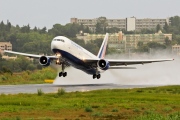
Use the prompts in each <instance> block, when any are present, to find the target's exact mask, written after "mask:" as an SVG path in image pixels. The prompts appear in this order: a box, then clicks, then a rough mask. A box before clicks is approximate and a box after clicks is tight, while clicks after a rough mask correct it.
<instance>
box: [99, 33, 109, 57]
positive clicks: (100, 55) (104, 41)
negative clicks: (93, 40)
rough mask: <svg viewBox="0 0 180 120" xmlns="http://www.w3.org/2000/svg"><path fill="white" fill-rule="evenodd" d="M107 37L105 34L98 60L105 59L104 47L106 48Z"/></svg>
mask: <svg viewBox="0 0 180 120" xmlns="http://www.w3.org/2000/svg"><path fill="white" fill-rule="evenodd" d="M108 36H109V34H108V33H106V35H105V37H104V40H103V43H102V45H101V47H100V50H99V52H98V55H97V57H98V58H101V59H104V57H105V54H106V47H107V42H108Z"/></svg>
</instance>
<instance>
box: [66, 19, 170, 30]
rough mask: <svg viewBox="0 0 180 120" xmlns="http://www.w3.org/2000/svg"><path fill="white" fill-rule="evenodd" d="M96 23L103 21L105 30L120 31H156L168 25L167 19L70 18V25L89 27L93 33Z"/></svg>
mask: <svg viewBox="0 0 180 120" xmlns="http://www.w3.org/2000/svg"><path fill="white" fill-rule="evenodd" d="M98 21H105V22H106V23H107V26H106V28H113V27H116V28H119V29H120V30H127V31H134V30H137V31H139V30H142V29H156V26H157V25H158V24H159V25H160V26H161V27H164V25H165V23H166V22H167V24H170V21H169V18H167V19H154V18H153V19H151V18H144V19H137V18H136V17H130V18H125V19H107V18H106V17H99V18H95V19H78V18H71V19H70V22H71V23H77V24H83V25H84V26H87V27H89V29H90V30H91V31H93V32H95V31H96V24H97V22H98Z"/></svg>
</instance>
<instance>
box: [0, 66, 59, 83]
mask: <svg viewBox="0 0 180 120" xmlns="http://www.w3.org/2000/svg"><path fill="white" fill-rule="evenodd" d="M56 76H57V71H56V70H54V69H52V68H51V67H45V68H43V69H42V70H36V71H24V72H20V73H13V74H11V73H1V74H0V85H9V84H10V85H16V84H42V83H45V82H44V80H45V79H55V78H56Z"/></svg>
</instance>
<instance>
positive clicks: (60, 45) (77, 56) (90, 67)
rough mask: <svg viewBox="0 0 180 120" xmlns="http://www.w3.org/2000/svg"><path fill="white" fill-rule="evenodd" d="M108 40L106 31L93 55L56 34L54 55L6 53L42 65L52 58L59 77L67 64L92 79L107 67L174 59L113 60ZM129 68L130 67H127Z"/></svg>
mask: <svg viewBox="0 0 180 120" xmlns="http://www.w3.org/2000/svg"><path fill="white" fill-rule="evenodd" d="M107 42H108V33H106V35H105V37H104V40H103V43H102V45H101V47H100V50H99V52H98V55H97V56H96V55H94V54H92V53H91V52H89V51H87V50H86V49H84V48H83V47H81V46H79V45H78V44H76V43H74V42H73V41H71V40H70V39H68V38H67V37H64V36H57V37H55V38H54V39H53V40H52V42H51V50H52V51H53V52H54V54H55V55H54V56H41V55H35V54H26V53H20V52H13V51H7V50H5V51H4V52H6V53H13V54H19V55H24V56H28V57H31V58H39V63H40V64H41V65H43V66H49V65H50V64H51V63H52V62H53V60H55V63H56V64H57V65H61V67H62V72H59V77H61V76H63V77H66V76H67V72H65V71H64V70H65V68H66V67H67V66H73V67H75V68H77V69H80V70H82V71H84V72H86V73H87V74H91V75H93V79H95V78H97V79H99V78H100V77H101V74H100V73H101V72H103V71H106V70H108V69H128V68H126V67H122V66H127V65H133V64H146V63H152V62H163V61H171V60H174V59H154V60H113V59H105V58H104V57H105V53H106V46H107ZM129 69H131V67H129Z"/></svg>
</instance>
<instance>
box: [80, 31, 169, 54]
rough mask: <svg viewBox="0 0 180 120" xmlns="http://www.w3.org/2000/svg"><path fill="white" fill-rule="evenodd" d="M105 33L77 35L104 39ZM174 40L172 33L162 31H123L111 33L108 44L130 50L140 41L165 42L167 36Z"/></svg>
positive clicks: (89, 38)
mask: <svg viewBox="0 0 180 120" xmlns="http://www.w3.org/2000/svg"><path fill="white" fill-rule="evenodd" d="M104 36H105V34H87V33H86V34H84V36H81V35H77V38H78V39H83V40H84V41H85V42H87V41H89V40H96V39H103V38H104ZM166 37H168V38H169V40H172V34H164V33H162V32H161V31H159V32H158V33H155V34H123V33H122V31H120V32H119V33H115V34H109V41H108V45H109V47H110V48H114V49H118V50H121V51H128V50H129V49H137V45H138V42H143V44H147V43H148V42H153V41H154V42H158V43H160V44H164V43H165V38H166Z"/></svg>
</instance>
